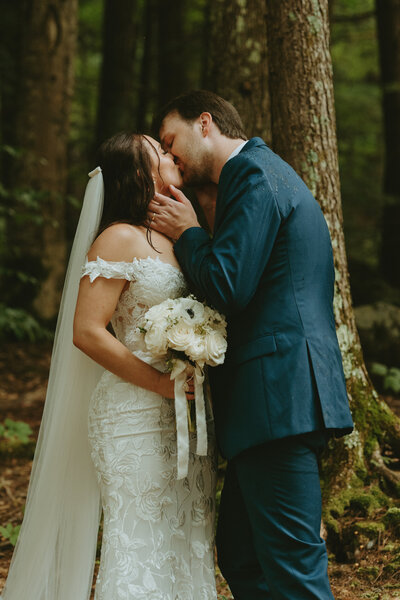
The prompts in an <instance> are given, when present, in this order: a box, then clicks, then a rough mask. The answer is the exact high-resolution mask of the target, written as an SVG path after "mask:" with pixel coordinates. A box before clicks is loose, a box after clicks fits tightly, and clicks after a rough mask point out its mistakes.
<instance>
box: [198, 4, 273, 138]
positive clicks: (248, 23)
mask: <svg viewBox="0 0 400 600" xmlns="http://www.w3.org/2000/svg"><path fill="white" fill-rule="evenodd" d="M209 11H210V15H209V18H210V52H209V60H208V64H207V69H206V71H207V75H206V82H205V83H206V87H208V89H210V90H212V91H214V92H216V93H217V94H219V95H220V96H222V97H223V98H226V100H229V101H230V102H232V104H233V105H234V106H235V107H236V108H237V110H238V111H239V114H240V116H241V117H242V120H243V124H244V127H245V131H246V132H247V134H248V136H249V137H251V136H254V135H258V136H261V137H262V138H263V139H264V140H265V141H266V142H267V143H269V142H270V140H271V126H270V109H269V95H268V65H267V28H266V22H265V17H266V14H265V13H266V9H265V1H264V0H214V1H213V2H212V3H211V4H210V6H209Z"/></svg>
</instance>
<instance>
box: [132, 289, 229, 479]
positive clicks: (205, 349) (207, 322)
mask: <svg viewBox="0 0 400 600" xmlns="http://www.w3.org/2000/svg"><path fill="white" fill-rule="evenodd" d="M140 332H141V334H142V336H143V341H144V345H145V347H146V349H147V351H148V352H150V354H151V355H152V356H153V357H154V358H163V359H165V361H166V364H167V366H168V369H169V371H170V372H171V379H173V380H174V381H175V412H176V428H177V442H178V479H181V478H182V477H185V476H186V475H187V467H188V458H189V426H190V428H191V418H190V406H188V404H187V401H186V394H185V384H186V379H187V377H193V380H194V392H195V408H196V428H197V454H200V455H205V454H207V428H206V417H205V406H204V395H203V381H204V372H203V369H204V365H210V366H212V367H213V366H217V365H220V364H222V363H223V362H224V360H225V352H226V348H227V342H226V321H225V318H224V317H223V316H222V315H221V314H220V313H219V312H217V311H216V310H213V309H212V308H210V307H209V306H207V305H205V304H202V303H201V302H199V301H198V300H196V298H195V297H194V296H188V297H187V298H176V299H174V300H173V299H168V300H165V301H164V302H161V304H157V305H155V306H152V307H151V308H150V309H149V310H148V311H147V312H146V314H145V315H144V321H143V324H142V326H141V327H140Z"/></svg>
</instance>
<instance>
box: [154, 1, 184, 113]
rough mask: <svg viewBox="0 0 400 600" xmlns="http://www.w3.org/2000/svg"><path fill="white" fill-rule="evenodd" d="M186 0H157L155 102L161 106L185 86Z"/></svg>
mask: <svg viewBox="0 0 400 600" xmlns="http://www.w3.org/2000/svg"><path fill="white" fill-rule="evenodd" d="M187 8H188V6H187V2H186V0H158V10H157V12H158V23H159V27H158V103H159V108H161V107H162V106H164V104H166V103H167V102H168V100H171V98H174V97H175V96H177V95H178V94H181V93H182V92H184V91H185V90H186V87H187V77H186V68H187V64H188V61H187V58H188V57H187V56H186V60H183V57H184V56H185V50H186V40H185V12H186V10H187Z"/></svg>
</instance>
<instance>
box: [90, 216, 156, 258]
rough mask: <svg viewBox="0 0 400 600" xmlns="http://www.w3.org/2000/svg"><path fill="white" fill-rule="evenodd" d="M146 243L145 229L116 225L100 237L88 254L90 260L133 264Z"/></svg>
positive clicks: (123, 224)
mask: <svg viewBox="0 0 400 600" xmlns="http://www.w3.org/2000/svg"><path fill="white" fill-rule="evenodd" d="M145 243H146V235H145V233H144V228H143V227H138V226H135V225H129V223H115V224H114V225H110V226H109V227H107V229H105V230H104V231H102V232H101V233H100V235H98V237H97V238H96V239H95V241H94V242H93V244H92V246H91V247H90V250H89V252H88V255H87V257H88V260H89V261H90V260H96V258H97V257H98V256H100V257H101V258H102V259H103V260H106V261H112V262H131V261H132V259H133V258H134V257H135V256H138V255H140V254H141V250H142V248H143V245H144V244H145Z"/></svg>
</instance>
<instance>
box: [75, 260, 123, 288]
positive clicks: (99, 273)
mask: <svg viewBox="0 0 400 600" xmlns="http://www.w3.org/2000/svg"><path fill="white" fill-rule="evenodd" d="M133 270H134V265H133V262H131V263H129V262H110V261H108V260H103V259H102V258H100V256H98V257H97V258H96V260H91V261H88V259H86V262H85V265H84V266H83V267H82V275H81V278H82V277H85V275H88V276H89V279H90V282H91V283H93V281H94V280H95V279H97V277H105V278H106V279H126V280H127V281H133V280H134V279H135V278H134V275H133Z"/></svg>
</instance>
